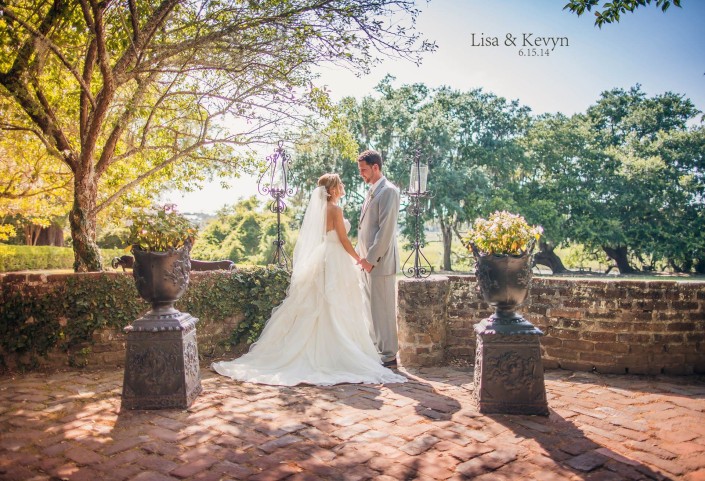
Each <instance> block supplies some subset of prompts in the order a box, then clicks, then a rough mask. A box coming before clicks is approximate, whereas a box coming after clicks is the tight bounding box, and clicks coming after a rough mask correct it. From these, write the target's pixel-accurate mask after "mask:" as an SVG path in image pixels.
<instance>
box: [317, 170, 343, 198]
mask: <svg viewBox="0 0 705 481" xmlns="http://www.w3.org/2000/svg"><path fill="white" fill-rule="evenodd" d="M342 183H343V181H342V180H340V176H339V175H338V174H323V175H322V176H320V177H319V178H318V186H319V187H321V186H323V187H325V188H326V192H327V193H328V197H330V196H331V193H330V192H331V190H333V189H336V188H338V186H339V185H340V184H342Z"/></svg>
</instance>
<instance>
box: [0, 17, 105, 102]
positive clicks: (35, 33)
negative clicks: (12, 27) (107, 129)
mask: <svg viewBox="0 0 705 481" xmlns="http://www.w3.org/2000/svg"><path fill="white" fill-rule="evenodd" d="M3 15H4V16H6V17H9V18H11V19H12V20H14V21H15V22H17V23H19V24H20V25H22V26H23V27H24V28H25V29H26V30H27V31H28V32H29V33H30V34H32V36H34V37H36V38H37V40H39V41H40V42H42V43H44V44H45V45H46V46H47V47H49V50H51V51H52V52H54V54H55V55H56V56H57V57H58V58H59V60H60V61H61V63H62V64H63V65H64V67H66V69H67V70H68V71H69V72H71V75H73V76H74V78H75V79H76V80H77V81H78V83H79V85H80V86H81V91H82V95H86V97H87V98H88V100H89V101H90V102H91V104H92V105H93V107H95V99H94V98H93V95H92V94H91V90H90V88H89V87H88V85H87V84H86V83H85V81H84V79H83V78H82V77H81V75H80V74H79V73H78V71H77V70H76V69H75V68H74V67H73V65H71V63H70V62H69V60H68V59H67V58H66V57H65V56H64V54H63V53H62V52H61V50H59V47H58V46H57V45H56V44H54V42H52V41H51V40H50V39H49V38H48V37H47V36H46V35H44V34H42V32H40V31H39V30H37V29H35V28H34V27H32V26H31V25H30V24H28V23H27V22H25V21H24V20H22V19H21V18H19V17H18V16H17V15H15V14H14V12H13V11H12V10H10V9H8V8H7V7H5V8H4V12H3Z"/></svg>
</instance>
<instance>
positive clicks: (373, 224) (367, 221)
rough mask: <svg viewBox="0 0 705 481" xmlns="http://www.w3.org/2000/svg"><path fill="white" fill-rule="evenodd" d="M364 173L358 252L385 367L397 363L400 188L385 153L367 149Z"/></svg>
mask: <svg viewBox="0 0 705 481" xmlns="http://www.w3.org/2000/svg"><path fill="white" fill-rule="evenodd" d="M357 166H358V169H359V170H360V176H361V177H362V179H363V180H364V181H365V183H366V184H368V185H369V186H370V189H369V191H368V193H367V196H366V197H365V202H364V204H363V205H362V213H361V214H360V225H359V228H358V233H357V239H358V241H357V253H358V254H359V255H360V257H361V258H362V259H361V260H360V265H361V266H362V269H363V270H364V274H363V281H364V286H365V292H364V296H365V297H366V300H367V301H368V302H369V303H370V307H371V310H372V327H373V329H374V332H373V339H374V340H375V343H376V344H377V351H378V352H379V353H380V355H381V357H382V362H383V363H384V366H385V367H390V368H393V367H396V365H397V351H398V350H399V340H398V337H397V314H396V300H397V293H396V287H397V282H396V273H397V271H398V270H399V252H398V251H397V216H398V215H399V189H397V188H396V187H395V186H394V185H393V184H392V183H391V182H389V181H388V180H387V178H386V177H385V176H384V175H383V174H382V156H381V155H380V154H379V152H377V151H374V150H366V151H365V152H363V153H361V154H360V156H359V157H358V158H357Z"/></svg>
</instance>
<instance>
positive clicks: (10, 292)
mask: <svg viewBox="0 0 705 481" xmlns="http://www.w3.org/2000/svg"><path fill="white" fill-rule="evenodd" d="M288 285H289V274H288V273H287V272H286V271H284V270H282V269H278V268H274V267H251V268H245V269H242V270H237V271H234V272H223V271H220V272H219V271H215V272H210V273H203V274H199V275H198V276H193V277H192V278H191V282H190V285H189V288H188V290H187V291H186V294H185V295H184V297H183V298H182V299H181V300H180V301H179V302H178V303H177V304H176V307H177V309H179V310H182V311H186V312H188V313H190V314H192V315H193V316H195V317H198V318H199V319H201V320H202V321H206V322H218V321H222V320H224V319H227V318H231V317H234V316H237V315H239V314H240V313H242V314H243V316H244V319H243V320H242V321H241V322H240V323H239V325H238V326H237V328H236V329H235V331H234V332H233V334H232V336H231V342H232V343H233V344H236V343H238V342H240V341H247V342H253V341H255V340H256V339H257V337H258V336H259V333H260V332H261V330H262V328H263V327H264V322H265V321H266V320H267V319H268V318H269V316H270V314H271V311H272V308H274V307H275V306H277V305H278V304H280V303H281V301H282V300H283V299H284V297H285V296H286V290H287V288H288ZM148 310H149V306H148V304H147V303H146V302H145V301H143V300H142V299H141V298H140V297H139V295H138V294H137V290H136V288H135V285H134V280H133V278H132V276H131V275H129V274H128V275H124V274H118V273H110V274H108V273H103V274H68V275H62V276H56V278H54V279H50V281H49V282H46V283H27V282H20V281H15V280H12V281H7V280H5V281H3V282H0V367H6V361H5V356H7V355H12V356H15V357H17V356H22V357H23V359H25V361H24V366H23V367H25V368H32V367H35V365H36V364H37V363H36V361H37V359H38V357H39V356H46V355H47V354H48V353H49V352H50V351H51V350H53V349H55V348H57V347H58V348H59V349H61V350H64V351H66V352H69V351H70V350H71V349H72V348H73V347H75V346H78V345H80V344H83V343H85V342H86V341H89V342H90V341H91V340H92V336H93V333H94V332H95V331H96V330H99V329H103V328H113V329H117V330H120V329H122V328H123V327H125V326H127V325H128V324H130V323H131V322H132V321H134V320H135V319H137V318H139V317H140V316H141V315H143V314H144V313H145V312H147V311H148Z"/></svg>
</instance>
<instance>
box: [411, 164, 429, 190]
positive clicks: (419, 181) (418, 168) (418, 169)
mask: <svg viewBox="0 0 705 481" xmlns="http://www.w3.org/2000/svg"><path fill="white" fill-rule="evenodd" d="M419 173H420V175H419ZM427 179H428V165H426V164H417V163H416V162H414V163H413V164H412V165H411V176H410V179H409V192H414V193H416V194H423V193H425V192H426V180H427Z"/></svg>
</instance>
